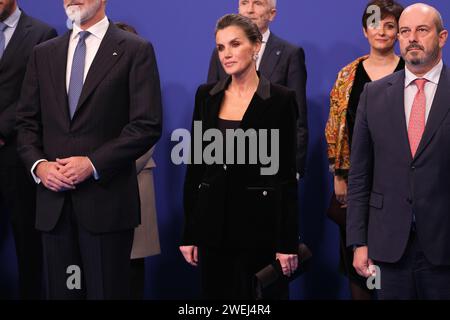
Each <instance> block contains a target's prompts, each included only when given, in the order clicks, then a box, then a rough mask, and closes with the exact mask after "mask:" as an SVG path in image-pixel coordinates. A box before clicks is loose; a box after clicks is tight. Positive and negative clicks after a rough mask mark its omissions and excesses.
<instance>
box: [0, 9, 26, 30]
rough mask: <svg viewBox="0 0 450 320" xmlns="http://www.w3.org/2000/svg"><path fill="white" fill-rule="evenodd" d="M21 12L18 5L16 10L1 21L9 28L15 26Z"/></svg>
mask: <svg viewBox="0 0 450 320" xmlns="http://www.w3.org/2000/svg"><path fill="white" fill-rule="evenodd" d="M21 14H22V12H21V11H20V9H19V7H17V8H16V10H14V12H13V13H12V14H11V15H10V16H9V17H8V18H6V19H5V20H4V21H3V23H4V24H6V25H7V26H8V27H9V28H15V27H17V24H18V23H19V19H20V15H21Z"/></svg>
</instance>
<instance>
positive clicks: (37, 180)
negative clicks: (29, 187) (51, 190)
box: [31, 159, 47, 184]
mask: <svg viewBox="0 0 450 320" xmlns="http://www.w3.org/2000/svg"><path fill="white" fill-rule="evenodd" d="M41 162H47V160H45V159H40V160H38V161H36V162H35V163H34V164H33V166H32V167H31V175H32V177H33V179H34V181H35V182H36V183H37V184H40V183H41V179H39V178H38V176H37V175H36V174H35V173H34V169H36V167H37V165H38V164H39V163H41Z"/></svg>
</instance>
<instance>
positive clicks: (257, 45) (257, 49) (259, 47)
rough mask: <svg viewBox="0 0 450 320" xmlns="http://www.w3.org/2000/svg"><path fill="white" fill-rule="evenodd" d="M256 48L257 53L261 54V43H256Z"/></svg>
mask: <svg viewBox="0 0 450 320" xmlns="http://www.w3.org/2000/svg"><path fill="white" fill-rule="evenodd" d="M254 48H255V53H259V51H260V50H261V43H260V42H258V43H255V46H254Z"/></svg>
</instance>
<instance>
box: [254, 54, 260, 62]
mask: <svg viewBox="0 0 450 320" xmlns="http://www.w3.org/2000/svg"><path fill="white" fill-rule="evenodd" d="M258 58H259V55H258V54H257V53H255V54H254V55H253V60H255V61H258Z"/></svg>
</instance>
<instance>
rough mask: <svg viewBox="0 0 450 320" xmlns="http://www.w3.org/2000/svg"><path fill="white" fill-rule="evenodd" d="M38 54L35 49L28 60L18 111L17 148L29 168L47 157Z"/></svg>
mask: <svg viewBox="0 0 450 320" xmlns="http://www.w3.org/2000/svg"><path fill="white" fill-rule="evenodd" d="M37 54H38V53H37V50H36V49H34V50H33V53H32V55H31V57H30V60H29V62H28V66H27V71H26V73H25V78H24V81H23V85H22V91H21V96H20V100H19V103H18V105H17V113H16V129H17V150H18V153H19V155H20V157H21V158H22V161H23V162H24V164H25V166H26V168H27V169H28V170H31V168H32V167H33V165H34V163H35V162H36V161H38V160H40V159H46V158H47V157H46V155H45V154H44V151H43V147H42V123H41V104H40V97H39V81H38V75H37V74H38V70H37V65H36V59H37Z"/></svg>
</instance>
